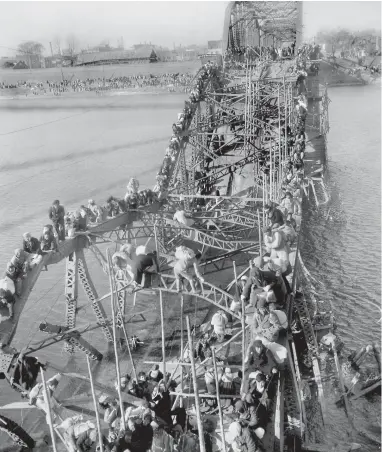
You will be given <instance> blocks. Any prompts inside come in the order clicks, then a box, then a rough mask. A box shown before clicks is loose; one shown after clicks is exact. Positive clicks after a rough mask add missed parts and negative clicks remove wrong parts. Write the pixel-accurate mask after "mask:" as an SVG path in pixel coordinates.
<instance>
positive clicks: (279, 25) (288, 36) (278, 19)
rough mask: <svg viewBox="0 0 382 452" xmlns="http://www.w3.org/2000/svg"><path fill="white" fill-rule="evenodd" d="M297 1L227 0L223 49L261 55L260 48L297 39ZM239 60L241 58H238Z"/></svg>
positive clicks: (299, 18)
mask: <svg viewBox="0 0 382 452" xmlns="http://www.w3.org/2000/svg"><path fill="white" fill-rule="evenodd" d="M301 28H302V3H301V2H272V1H269V2H266V1H257V2H231V3H230V4H229V5H228V7H227V10H226V17H225V30H224V32H225V33H224V39H223V52H225V51H227V50H228V51H231V52H233V53H236V54H237V55H240V53H242V52H240V50H241V49H246V50H248V49H250V50H251V52H247V53H246V58H248V57H249V59H251V57H255V58H258V57H259V56H261V47H263V46H275V45H278V44H280V43H281V42H293V41H297V46H299V45H300V42H301V38H300V35H301V31H302V29H301ZM242 59H243V58H242Z"/></svg>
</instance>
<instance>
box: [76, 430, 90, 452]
mask: <svg viewBox="0 0 382 452" xmlns="http://www.w3.org/2000/svg"><path fill="white" fill-rule="evenodd" d="M90 432H91V429H89V430H87V431H86V432H83V433H80V434H79V435H78V438H77V439H76V446H77V449H78V450H79V451H80V452H88V451H89V450H91V446H92V445H93V444H94V442H93V441H92V440H91V439H90V437H89V435H90Z"/></svg>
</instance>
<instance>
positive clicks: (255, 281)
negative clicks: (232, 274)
mask: <svg viewBox="0 0 382 452" xmlns="http://www.w3.org/2000/svg"><path fill="white" fill-rule="evenodd" d="M269 284H273V286H272V290H273V292H274V294H275V297H276V301H277V302H278V303H283V302H284V293H283V290H282V286H281V285H280V283H279V279H278V277H277V276H276V275H275V273H273V272H270V271H263V270H260V269H259V268H257V267H254V268H253V269H252V270H251V271H250V273H249V278H248V280H247V282H246V284H245V286H244V290H243V295H244V297H245V299H246V301H248V299H249V295H250V293H251V289H252V287H253V288H257V287H259V288H260V287H265V286H267V285H269Z"/></svg>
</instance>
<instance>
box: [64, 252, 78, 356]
mask: <svg viewBox="0 0 382 452" xmlns="http://www.w3.org/2000/svg"><path fill="white" fill-rule="evenodd" d="M65 297H66V326H67V328H69V329H73V328H74V327H75V326H76V310H77V297H78V262H77V255H76V253H73V254H71V255H70V256H69V257H67V258H66V279H65ZM64 349H65V351H66V352H68V353H74V346H73V344H70V343H68V342H67V343H65V345H64Z"/></svg>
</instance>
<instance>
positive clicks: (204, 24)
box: [0, 1, 381, 55]
mask: <svg viewBox="0 0 382 452" xmlns="http://www.w3.org/2000/svg"><path fill="white" fill-rule="evenodd" d="M227 4H228V2H221V1H216V2H204V1H203V2H196V1H195V2H180V1H176V2H161V1H159V2H145V1H140V2H95V1H91V2H69V1H68V2H33V1H32V2H6V1H5V2H3V1H0V46H1V47H0V55H12V54H13V53H14V51H12V50H11V49H14V48H16V47H17V46H18V44H19V43H20V42H22V41H23V40H24V41H26V40H35V41H39V42H41V43H42V44H43V45H44V47H45V48H46V51H45V53H46V54H47V53H50V52H49V41H54V39H55V38H56V37H59V38H61V48H65V47H67V46H66V39H67V36H68V35H69V34H70V33H73V34H74V35H75V36H76V37H77V38H78V40H79V42H80V44H81V45H82V47H83V48H85V47H86V46H87V45H90V46H92V45H97V44H99V43H100V42H101V41H102V40H104V39H107V40H109V42H110V45H112V46H116V45H117V41H118V39H120V37H121V36H123V38H124V44H125V47H129V46H131V45H133V44H138V43H140V42H145V41H146V42H150V41H151V42H152V43H155V44H158V45H163V46H167V47H170V48H172V47H173V44H176V45H178V44H180V43H181V44H206V42H207V41H208V40H214V39H221V37H222V33H223V23H224V13H225V9H226V6H227ZM303 15H304V32H305V34H306V35H308V36H313V35H314V34H315V33H316V32H317V31H318V30H319V29H321V28H325V27H326V28H328V27H337V26H344V27H349V28H351V29H354V30H358V29H364V28H377V29H381V2H379V1H376V2H370V1H355V2H349V1H345V2H339V1H329V2H323V1H321V2H304V7H303Z"/></svg>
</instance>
